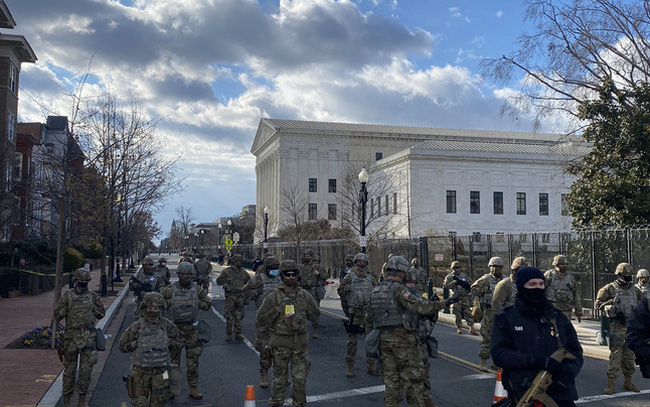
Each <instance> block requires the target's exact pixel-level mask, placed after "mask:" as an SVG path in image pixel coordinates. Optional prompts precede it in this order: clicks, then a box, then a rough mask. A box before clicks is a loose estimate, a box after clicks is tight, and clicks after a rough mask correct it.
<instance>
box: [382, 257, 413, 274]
mask: <svg viewBox="0 0 650 407" xmlns="http://www.w3.org/2000/svg"><path fill="white" fill-rule="evenodd" d="M409 267H410V264H409V261H408V260H406V259H405V258H404V257H402V256H393V257H391V258H390V259H388V261H387V262H386V270H385V273H386V275H390V274H396V273H398V272H400V271H403V272H404V273H406V272H407V271H408V270H409Z"/></svg>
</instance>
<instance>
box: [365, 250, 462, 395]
mask: <svg viewBox="0 0 650 407" xmlns="http://www.w3.org/2000/svg"><path fill="white" fill-rule="evenodd" d="M408 270H409V262H408V260H406V259H405V258H404V257H401V256H393V257H391V258H390V259H389V260H388V261H387V262H386V267H385V269H384V273H385V275H384V277H385V280H384V281H382V282H381V283H379V284H378V285H377V287H375V289H374V290H373V292H372V294H371V296H370V305H369V307H368V313H367V315H366V318H367V320H366V324H367V326H372V327H373V328H374V329H379V330H381V336H380V339H379V354H380V358H381V364H382V367H383V371H382V380H383V382H384V385H385V386H386V392H385V394H384V402H385V405H386V407H398V406H400V405H401V404H400V403H401V400H402V397H403V395H402V392H403V391H406V394H407V401H408V405H409V406H421V405H422V403H424V396H423V395H424V392H425V391H424V384H423V380H424V377H423V373H422V372H423V370H424V366H423V365H422V364H423V362H422V356H421V354H420V347H419V346H418V345H419V342H420V341H419V338H418V333H417V329H418V320H417V319H415V318H412V317H409V315H410V316H413V315H426V316H432V315H435V314H437V313H438V312H439V311H440V310H441V309H443V308H445V306H449V305H451V304H452V303H453V302H454V301H457V299H454V298H450V299H448V300H447V301H445V302H442V301H424V300H422V299H421V298H420V297H418V296H417V295H414V294H411V292H410V291H409V290H408V289H407V288H406V287H405V286H404V284H403V282H404V279H405V278H406V273H407V272H408ZM407 311H410V312H411V314H406V312H407Z"/></svg>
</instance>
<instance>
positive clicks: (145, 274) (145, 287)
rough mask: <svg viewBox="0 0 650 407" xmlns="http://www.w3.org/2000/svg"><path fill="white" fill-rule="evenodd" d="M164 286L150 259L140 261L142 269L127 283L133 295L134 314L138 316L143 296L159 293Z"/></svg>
mask: <svg viewBox="0 0 650 407" xmlns="http://www.w3.org/2000/svg"><path fill="white" fill-rule="evenodd" d="M164 286H165V281H164V279H163V277H162V276H161V275H160V274H158V273H156V269H155V267H154V264H153V260H152V259H151V257H145V258H144V260H142V269H141V270H140V271H138V272H137V273H135V275H134V276H133V277H131V281H129V288H130V290H131V291H133V293H134V294H135V296H136V298H135V312H136V315H138V312H139V310H140V302H142V299H143V298H144V295H145V294H146V293H148V292H152V291H156V292H160V289H161V288H163V287H164Z"/></svg>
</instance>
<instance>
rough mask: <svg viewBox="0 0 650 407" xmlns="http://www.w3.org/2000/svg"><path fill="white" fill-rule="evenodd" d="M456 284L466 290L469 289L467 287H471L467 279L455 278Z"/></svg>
mask: <svg viewBox="0 0 650 407" xmlns="http://www.w3.org/2000/svg"><path fill="white" fill-rule="evenodd" d="M456 284H457V285H459V286H461V287H463V288H464V289H466V290H468V291H469V289H470V288H471V286H470V285H469V283H468V282H467V281H463V280H457V281H456Z"/></svg>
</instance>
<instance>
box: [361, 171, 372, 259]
mask: <svg viewBox="0 0 650 407" xmlns="http://www.w3.org/2000/svg"><path fill="white" fill-rule="evenodd" d="M369 179H370V175H368V172H367V171H366V168H365V167H363V168H361V172H359V182H360V183H361V190H360V191H359V204H360V205H361V217H360V222H361V224H360V227H359V232H360V236H359V245H360V246H361V252H362V253H365V252H366V202H368V190H367V189H366V184H367V183H368V180H369Z"/></svg>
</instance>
